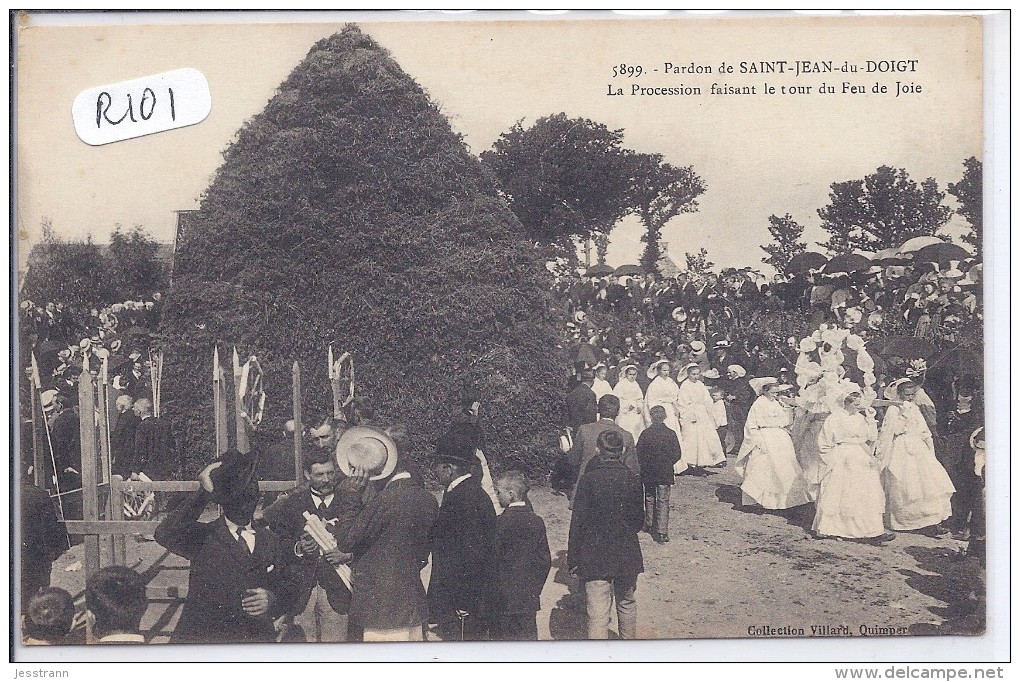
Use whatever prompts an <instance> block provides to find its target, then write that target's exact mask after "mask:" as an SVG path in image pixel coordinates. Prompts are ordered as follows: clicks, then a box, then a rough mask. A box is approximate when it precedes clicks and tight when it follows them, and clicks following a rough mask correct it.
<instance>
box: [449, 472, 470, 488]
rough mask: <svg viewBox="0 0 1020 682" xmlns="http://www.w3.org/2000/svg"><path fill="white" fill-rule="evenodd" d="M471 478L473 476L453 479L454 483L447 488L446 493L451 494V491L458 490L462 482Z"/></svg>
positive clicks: (465, 475) (466, 475)
mask: <svg viewBox="0 0 1020 682" xmlns="http://www.w3.org/2000/svg"><path fill="white" fill-rule="evenodd" d="M469 478H471V474H464V475H463V476H460V477H459V478H455V479H453V481H451V482H450V485H449V486H447V488H446V492H450V491H451V490H453V489H454V488H456V487H457V486H458V485H460V484H461V482H462V481H466V480H467V479H469Z"/></svg>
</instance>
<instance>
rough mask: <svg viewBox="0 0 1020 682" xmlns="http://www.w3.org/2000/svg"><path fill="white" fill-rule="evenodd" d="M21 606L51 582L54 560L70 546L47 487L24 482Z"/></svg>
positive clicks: (23, 607) (22, 491) (25, 610)
mask: <svg viewBox="0 0 1020 682" xmlns="http://www.w3.org/2000/svg"><path fill="white" fill-rule="evenodd" d="M19 520H20V522H21V538H20V539H21V608H22V613H27V608H28V601H29V599H31V598H32V595H34V594H35V593H36V592H38V591H39V590H40V589H42V588H44V587H48V586H49V584H50V572H51V571H52V569H53V562H54V561H55V560H56V559H57V557H59V556H60V555H61V554H63V553H64V552H65V551H66V550H67V535H66V534H65V533H64V528H63V526H61V525H60V522H59V521H58V520H57V514H56V512H55V511H54V509H53V501H52V500H51V499H50V496H49V495H48V494H47V493H46V491H45V490H42V489H41V488H37V487H35V486H34V485H31V484H30V483H28V482H27V481H22V483H21V499H20V514H19Z"/></svg>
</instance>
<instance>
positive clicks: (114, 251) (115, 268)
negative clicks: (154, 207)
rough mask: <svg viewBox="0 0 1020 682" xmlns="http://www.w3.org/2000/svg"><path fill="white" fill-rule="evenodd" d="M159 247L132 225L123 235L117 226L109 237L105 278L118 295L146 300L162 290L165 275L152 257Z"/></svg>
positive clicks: (160, 265) (139, 226) (158, 262)
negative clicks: (107, 277) (106, 274)
mask: <svg viewBox="0 0 1020 682" xmlns="http://www.w3.org/2000/svg"><path fill="white" fill-rule="evenodd" d="M158 248H159V245H158V244H157V243H156V242H155V241H153V240H152V239H151V238H150V237H149V235H148V234H147V233H146V232H145V230H143V229H142V227H141V225H135V227H134V228H133V229H131V230H130V231H129V232H124V231H123V229H122V228H121V227H120V225H118V226H117V229H116V230H115V231H114V233H113V234H112V235H110V250H109V251H108V252H107V263H108V264H109V270H108V276H109V278H110V280H111V282H112V284H113V286H114V287H115V288H116V289H117V291H118V292H121V293H122V294H124V296H125V297H129V298H142V299H148V298H149V297H151V296H152V294H154V293H156V292H157V291H159V290H160V289H162V288H163V285H164V284H165V282H166V273H165V272H164V268H163V264H162V263H160V261H159V259H158V258H157V257H156V250H157V249H158Z"/></svg>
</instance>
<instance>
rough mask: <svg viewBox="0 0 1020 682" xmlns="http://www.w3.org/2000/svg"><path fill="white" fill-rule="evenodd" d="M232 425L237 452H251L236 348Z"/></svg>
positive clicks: (235, 349)
mask: <svg viewBox="0 0 1020 682" xmlns="http://www.w3.org/2000/svg"><path fill="white" fill-rule="evenodd" d="M234 423H235V425H236V428H237V440H236V442H237V451H238V452H240V453H245V452H251V444H250V443H249V442H248V423H247V419H246V418H245V414H244V402H243V401H242V399H241V362H240V361H239V360H238V357H237V347H236V346H235V347H234Z"/></svg>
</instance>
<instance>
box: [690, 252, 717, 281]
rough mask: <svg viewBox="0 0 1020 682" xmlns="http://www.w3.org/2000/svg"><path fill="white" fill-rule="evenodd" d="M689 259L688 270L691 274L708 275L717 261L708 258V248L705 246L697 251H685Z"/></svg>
mask: <svg viewBox="0 0 1020 682" xmlns="http://www.w3.org/2000/svg"><path fill="white" fill-rule="evenodd" d="M684 258H685V259H686V261H687V272H688V273H689V274H691V275H698V276H701V275H706V274H708V273H709V272H711V271H712V268H714V267H715V263H713V262H712V261H710V260H708V250H707V249H706V248H705V247H701V248H700V249H698V252H697V253H685V254H684Z"/></svg>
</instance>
